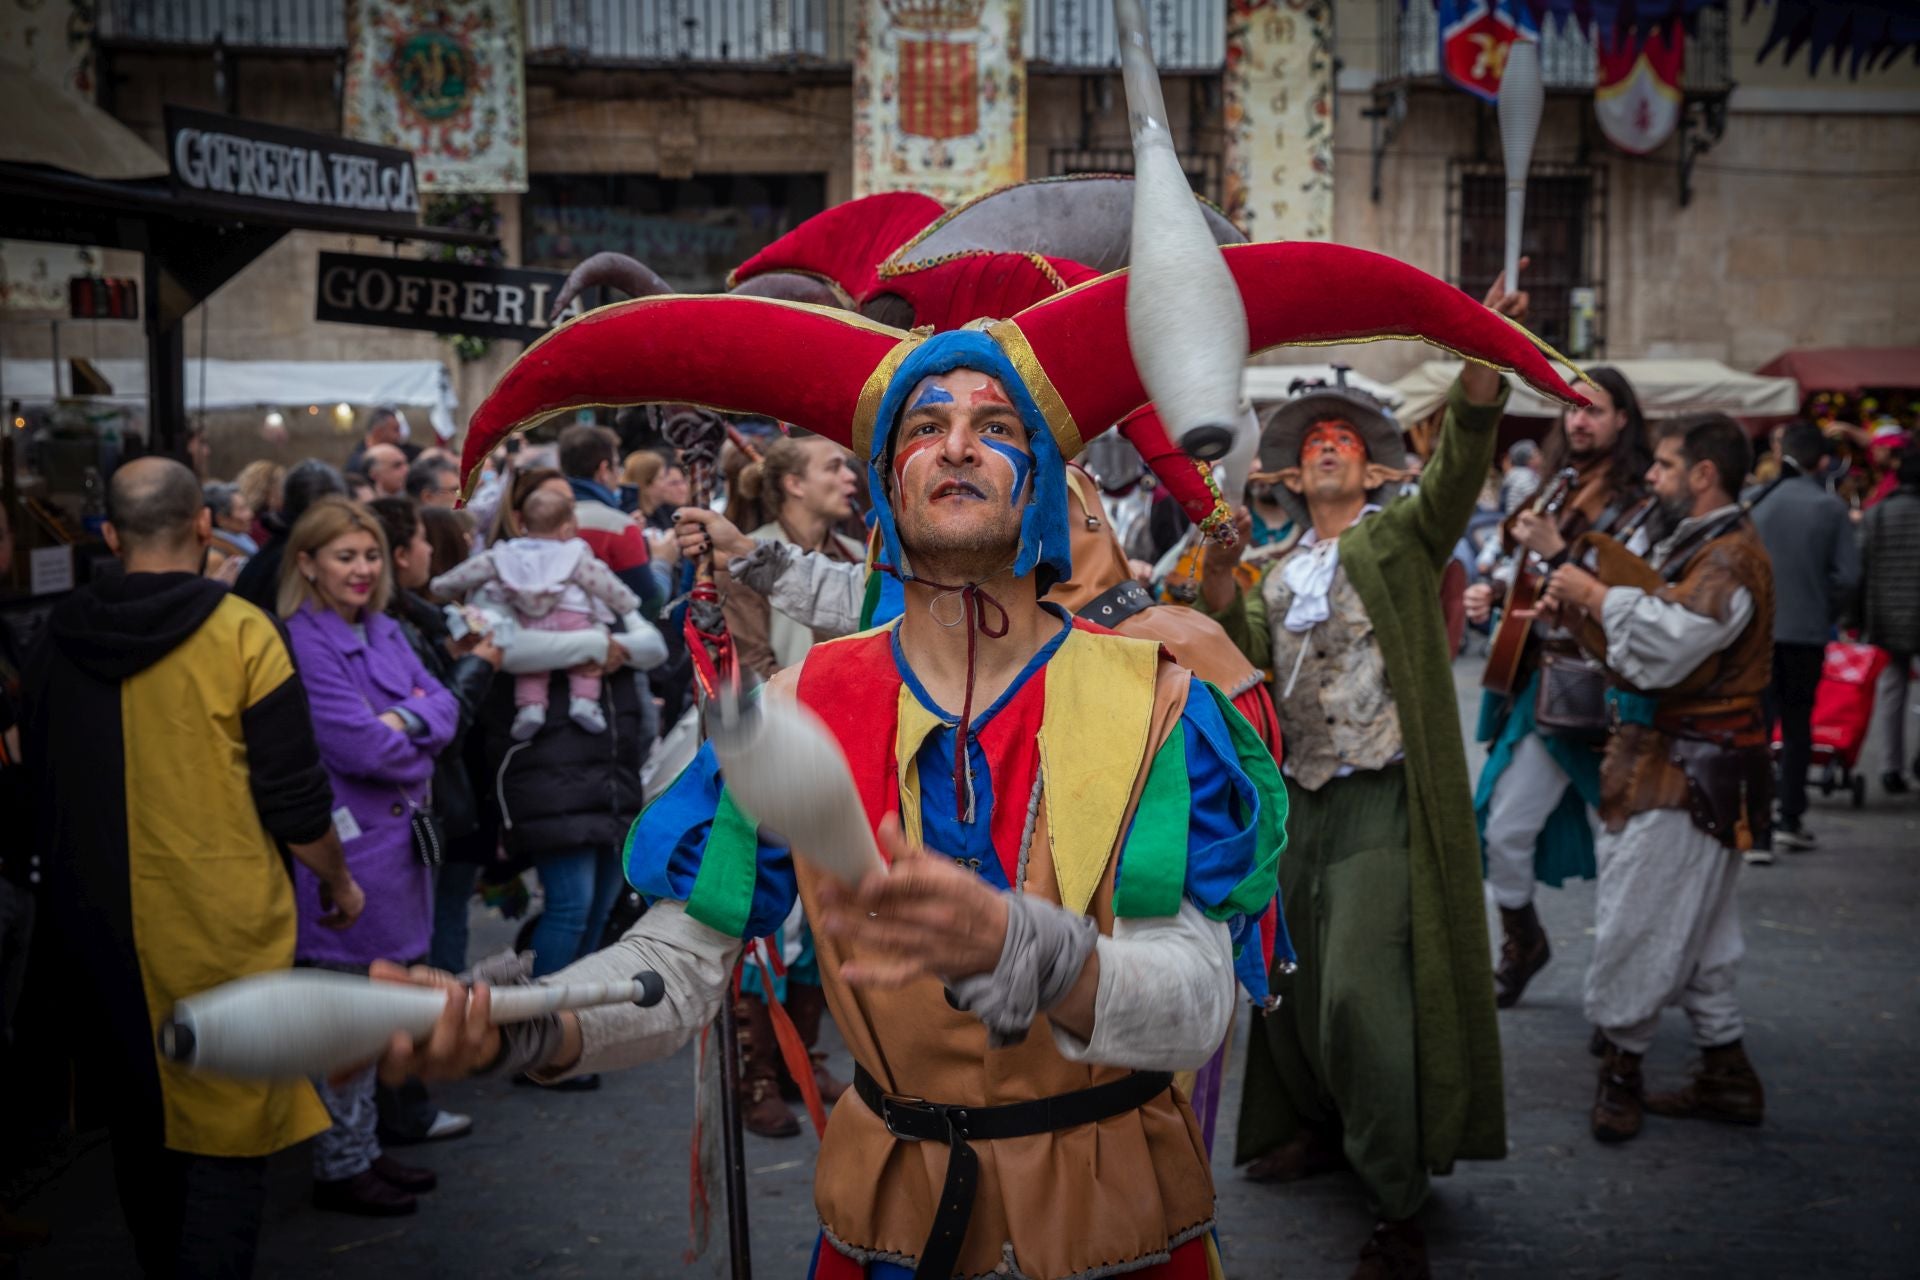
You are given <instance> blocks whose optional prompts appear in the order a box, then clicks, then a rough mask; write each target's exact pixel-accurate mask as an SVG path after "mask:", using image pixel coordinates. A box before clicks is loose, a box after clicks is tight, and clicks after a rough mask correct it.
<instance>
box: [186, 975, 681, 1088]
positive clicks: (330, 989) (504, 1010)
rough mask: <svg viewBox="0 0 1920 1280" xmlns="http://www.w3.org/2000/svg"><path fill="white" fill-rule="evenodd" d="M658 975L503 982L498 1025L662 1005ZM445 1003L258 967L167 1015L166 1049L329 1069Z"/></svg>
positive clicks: (431, 990)
mask: <svg viewBox="0 0 1920 1280" xmlns="http://www.w3.org/2000/svg"><path fill="white" fill-rule="evenodd" d="M664 993H665V988H664V986H663V985H662V984H661V981H660V975H659V974H657V973H653V972H651V971H648V972H645V973H638V974H635V975H634V977H633V979H632V981H629V982H585V983H577V984H573V985H570V986H558V985H554V986H544V985H539V984H536V985H534V986H528V987H496V988H495V989H494V991H493V1009H492V1017H493V1021H494V1023H495V1024H496V1025H498V1024H504V1023H509V1022H527V1021H530V1020H531V1019H534V1018H537V1017H539V1016H540V1015H541V1014H544V1013H556V1012H558V1011H560V1010H562V1009H589V1008H593V1007H594V1006H596V1005H609V1004H626V1003H628V1002H632V1003H634V1004H637V1005H641V1006H642V1007H644V1006H647V1005H651V1004H656V1003H658V1002H659V1000H660V997H661V996H662V995H663V994H664ZM446 1007H447V993H446V990H445V989H444V988H440V987H416V986H409V985H406V984H403V983H397V982H374V981H372V980H371V979H368V978H362V977H358V976H356V975H354V974H350V973H333V972H329V971H327V970H323V969H291V970H282V971H280V972H277V973H256V974H254V975H252V976H251V977H246V978H237V979H235V980H234V981H232V982H228V983H223V984H221V985H220V986H217V987H215V988H213V989H212V990H211V991H203V992H201V993H200V994H199V995H197V996H190V997H189V998H187V999H185V1000H182V1001H180V1002H179V1003H178V1004H176V1005H174V1007H173V1016H172V1017H171V1018H169V1019H167V1021H165V1022H163V1023H161V1024H160V1055H161V1056H162V1057H163V1058H166V1059H167V1060H168V1061H171V1062H177V1063H180V1064H181V1065H183V1066H187V1067H191V1068H193V1069H194V1070H196V1071H206V1072H211V1073H213V1074H216V1075H223V1076H234V1077H237V1078H239V1079H243V1080H297V1079H300V1078H302V1077H305V1076H316V1075H330V1074H332V1073H333V1072H335V1071H339V1070H341V1069H343V1068H345V1067H350V1066H353V1065H354V1064H355V1063H359V1062H370V1061H372V1060H373V1059H374V1058H377V1057H379V1056H380V1053H381V1051H382V1050H383V1049H385V1048H386V1047H387V1042H388V1041H389V1040H391V1039H392V1038H393V1033H394V1032H396V1031H404V1032H406V1033H407V1034H408V1035H410V1036H412V1037H414V1038H415V1039H419V1038H420V1037H422V1036H424V1035H426V1034H427V1033H428V1032H429V1031H432V1030H433V1024H434V1022H435V1020H437V1019H438V1018H439V1017H440V1013H441V1011H442V1010H443V1009H445V1008H446Z"/></svg>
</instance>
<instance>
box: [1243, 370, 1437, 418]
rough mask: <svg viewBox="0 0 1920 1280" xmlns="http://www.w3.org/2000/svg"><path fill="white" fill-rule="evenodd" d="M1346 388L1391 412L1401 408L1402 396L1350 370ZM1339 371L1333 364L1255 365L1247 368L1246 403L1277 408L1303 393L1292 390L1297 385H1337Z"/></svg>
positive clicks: (1380, 383)
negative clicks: (1249, 401) (1384, 406)
mask: <svg viewBox="0 0 1920 1280" xmlns="http://www.w3.org/2000/svg"><path fill="white" fill-rule="evenodd" d="M1346 372H1347V385H1348V386H1350V387H1352V388H1353V389H1354V390H1356V391H1364V392H1366V393H1367V394H1368V395H1370V396H1372V397H1373V398H1374V399H1376V400H1378V401H1379V402H1380V403H1381V404H1384V405H1386V406H1387V408H1389V409H1398V408H1399V407H1400V400H1401V395H1400V393H1399V392H1398V391H1396V390H1394V389H1393V388H1392V387H1390V386H1388V385H1387V384H1386V383H1384V382H1375V381H1374V380H1373V379H1372V378H1363V377H1361V376H1360V375H1359V374H1357V373H1355V372H1353V371H1352V370H1351V369H1349V370H1347V371H1346ZM1336 373H1337V371H1336V370H1335V369H1334V367H1333V366H1332V365H1330V364H1253V365H1248V366H1247V380H1246V382H1245V384H1244V387H1245V393H1246V397H1247V399H1249V400H1251V401H1253V403H1254V404H1256V405H1262V404H1274V403H1276V402H1278V401H1281V400H1291V399H1293V397H1294V396H1296V395H1299V394H1300V392H1297V391H1294V390H1292V387H1293V384H1294V383H1295V382H1307V383H1314V382H1324V383H1327V384H1329V385H1331V384H1333V383H1334V382H1337V381H1338V380H1339V379H1338V377H1337V376H1336Z"/></svg>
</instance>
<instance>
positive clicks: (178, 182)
mask: <svg viewBox="0 0 1920 1280" xmlns="http://www.w3.org/2000/svg"><path fill="white" fill-rule="evenodd" d="M166 123H167V164H168V168H169V171H170V175H171V177H172V180H173V187H174V189H175V190H176V191H179V192H182V193H190V194H191V195H192V196H194V197H195V198H196V199H198V200H200V201H203V202H205V203H210V204H218V205H221V206H223V207H226V208H231V209H233V210H234V211H235V212H237V213H245V212H274V213H278V214H281V215H285V214H287V213H289V212H291V211H293V210H296V209H313V210H322V211H324V210H341V211H344V212H350V213H353V214H355V215H356V216H358V217H359V218H360V219H361V220H362V221H365V222H376V223H380V224H382V225H387V226H392V227H394V228H395V229H403V228H413V227H417V226H419V225H420V192H419V187H418V184H417V183H416V182H415V180H414V173H413V153H412V152H409V151H402V150H400V149H398V148H395V147H377V146H374V145H372V144H370V143H366V142H356V141H354V140H352V139H350V138H340V137H335V136H334V135H332V134H327V133H311V132H308V131H307V130H305V129H287V128H283V127H282V126H280V125H272V124H261V123H260V122H258V121H255V120H238V119H235V118H234V117H232V116H223V115H216V114H214V113H213V112H210V111H194V110H191V109H189V108H186V107H173V106H170V107H168V108H166Z"/></svg>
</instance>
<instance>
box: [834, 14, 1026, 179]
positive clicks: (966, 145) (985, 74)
mask: <svg viewBox="0 0 1920 1280" xmlns="http://www.w3.org/2000/svg"><path fill="white" fill-rule="evenodd" d="M1023 3H1024V0H859V4H860V22H859V29H858V32H857V34H856V36H855V40H854V61H853V193H854V195H856V196H864V195H871V194H873V193H874V192H877V191H903V190H904V191H920V192H924V193H926V194H927V195H930V196H933V197H934V198H935V199H937V200H941V201H944V202H946V203H948V204H958V203H959V202H961V201H963V200H967V199H970V198H972V197H974V196H977V195H983V194H985V193H986V192H988V191H992V190H993V189H994V188H996V187H1003V186H1006V185H1007V184H1008V183H1012V182H1022V181H1025V180H1026V176H1027V104H1026V95H1027V71H1026V63H1025V62H1024V61H1023V60H1022V58H1021V56H1020V30H1021V28H1020V24H1021V22H1022V21H1023V19H1024V16H1025V15H1024V10H1023Z"/></svg>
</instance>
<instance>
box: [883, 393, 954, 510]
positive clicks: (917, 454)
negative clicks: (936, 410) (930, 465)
mask: <svg viewBox="0 0 1920 1280" xmlns="http://www.w3.org/2000/svg"><path fill="white" fill-rule="evenodd" d="M934 389H935V390H936V391H937V390H939V388H938V387H936V388H934ZM942 438H943V437H940V436H922V437H921V438H919V439H918V440H913V441H910V442H909V443H907V444H905V445H903V446H902V447H901V448H900V449H899V450H898V451H897V452H895V454H894V455H893V483H894V488H895V489H896V490H898V491H899V492H901V493H905V492H906V482H907V466H908V464H910V463H912V462H913V461H914V459H916V458H924V457H926V456H928V455H929V454H931V453H932V452H933V450H934V449H935V448H936V447H938V445H939V444H940V442H941V440H942Z"/></svg>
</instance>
